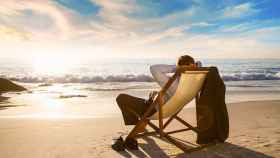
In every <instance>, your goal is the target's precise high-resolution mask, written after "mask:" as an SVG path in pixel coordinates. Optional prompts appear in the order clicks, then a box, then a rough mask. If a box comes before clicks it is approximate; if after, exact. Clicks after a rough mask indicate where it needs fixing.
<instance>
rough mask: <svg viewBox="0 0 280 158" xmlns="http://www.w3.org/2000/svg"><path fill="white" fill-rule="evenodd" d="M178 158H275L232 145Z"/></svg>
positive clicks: (210, 148) (203, 150)
mask: <svg viewBox="0 0 280 158" xmlns="http://www.w3.org/2000/svg"><path fill="white" fill-rule="evenodd" d="M175 157H176V158H184V157H189V158H196V157H207V158H241V157H242V158H273V157H272V156H269V155H265V154H264V153H261V152H258V151H254V150H252V149H248V148H245V147H242V146H239V145H235V144H231V143H227V142H226V143H219V144H216V145H213V146H209V147H207V148H203V149H202V150H199V151H195V152H191V153H182V154H179V155H177V156H175Z"/></svg>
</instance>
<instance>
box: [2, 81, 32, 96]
mask: <svg viewBox="0 0 280 158" xmlns="http://www.w3.org/2000/svg"><path fill="white" fill-rule="evenodd" d="M25 90H27V89H26V88H24V87H23V86H20V85H17V84H15V83H13V82H12V81H10V80H8V79H4V78H0V94H1V93H4V92H20V91H25Z"/></svg>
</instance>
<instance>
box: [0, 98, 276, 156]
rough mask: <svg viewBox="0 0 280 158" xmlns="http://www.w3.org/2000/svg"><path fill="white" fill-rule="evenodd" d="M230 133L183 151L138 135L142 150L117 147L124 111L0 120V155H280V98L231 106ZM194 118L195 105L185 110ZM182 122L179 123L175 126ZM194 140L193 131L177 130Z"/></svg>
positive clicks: (123, 131) (185, 114) (123, 129)
mask: <svg viewBox="0 0 280 158" xmlns="http://www.w3.org/2000/svg"><path fill="white" fill-rule="evenodd" d="M228 111H229V116H230V137H229V139H228V140H227V142H226V143H223V144H217V145H214V146H211V147H208V148H204V149H202V150H200V151H196V152H192V153H183V152H182V151H181V150H179V149H178V148H176V147H175V146H173V145H172V144H169V143H166V142H164V141H161V140H159V139H158V138H156V137H147V138H144V139H139V146H140V150H138V151H125V152H120V153H118V152H115V151H113V150H112V149H111V147H110V144H111V143H112V139H113V138H116V137H118V136H119V135H122V134H127V133H128V132H129V130H130V129H131V127H125V126H124V124H123V122H122V119H121V116H120V117H114V118H113V117H112V118H110V117H108V118H86V119H80V118H79V119H69V118H68V119H65V118H64V119H58V118H53V119H50V118H48V119H38V118H36V119H35V118H1V119H0V158H33V157H34V158H45V157H46V158H94V157H98V158H99V157H108V158H111V157H193V158H195V157H209V158H212V157H215V158H224V157H229V158H232V157H237V158H240V157H244V158H251V157H252V158H253V157H254V158H255V157H280V124H279V122H280V115H279V114H280V101H258V102H242V103H234V104H230V105H228ZM180 115H181V116H182V117H183V118H185V119H186V120H189V121H190V122H191V123H194V120H195V117H194V109H186V110H184V111H183V112H182V113H181V114H180ZM176 127H179V124H178V123H175V122H174V124H173V125H172V126H171V128H176ZM174 136H177V137H179V138H180V139H183V140H184V141H187V142H195V135H193V134H191V133H190V132H185V133H183V134H176V135H174Z"/></svg>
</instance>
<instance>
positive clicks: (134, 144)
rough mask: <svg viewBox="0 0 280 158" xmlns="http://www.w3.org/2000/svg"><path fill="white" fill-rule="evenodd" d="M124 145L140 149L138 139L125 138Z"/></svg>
mask: <svg viewBox="0 0 280 158" xmlns="http://www.w3.org/2000/svg"><path fill="white" fill-rule="evenodd" d="M124 147H125V148H127V149H129V150H138V142H137V140H136V139H133V138H128V139H126V140H125V143H124Z"/></svg>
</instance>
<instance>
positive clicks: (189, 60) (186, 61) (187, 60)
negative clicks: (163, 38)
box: [177, 55, 194, 65]
mask: <svg viewBox="0 0 280 158" xmlns="http://www.w3.org/2000/svg"><path fill="white" fill-rule="evenodd" d="M190 64H194V59H193V57H191V56H189V55H183V56H180V58H179V59H178V63H177V65H190Z"/></svg>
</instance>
